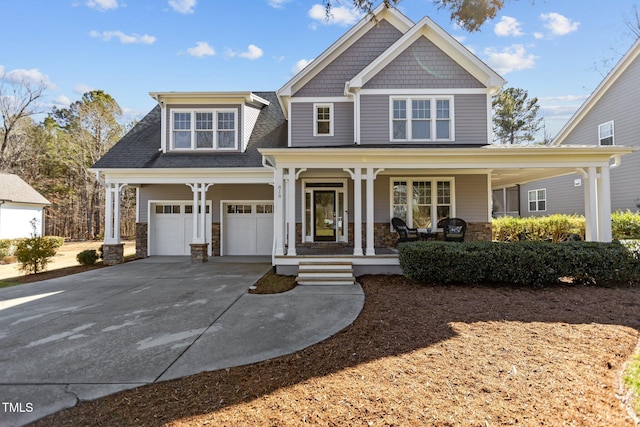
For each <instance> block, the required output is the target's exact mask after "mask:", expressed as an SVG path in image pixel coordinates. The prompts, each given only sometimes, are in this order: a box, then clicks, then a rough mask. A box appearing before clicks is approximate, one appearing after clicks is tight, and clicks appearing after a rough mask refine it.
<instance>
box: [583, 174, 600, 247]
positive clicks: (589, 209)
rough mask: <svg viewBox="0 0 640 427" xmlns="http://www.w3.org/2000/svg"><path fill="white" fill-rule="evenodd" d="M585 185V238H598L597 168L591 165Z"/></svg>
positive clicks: (588, 239) (595, 239)
mask: <svg viewBox="0 0 640 427" xmlns="http://www.w3.org/2000/svg"><path fill="white" fill-rule="evenodd" d="M585 178H586V179H584V181H585V184H586V185H585V186H584V219H585V240H587V241H591V242H593V241H597V240H598V210H597V207H598V196H597V187H596V168H595V167H593V166H591V167H589V168H588V169H587V173H586V177H585Z"/></svg>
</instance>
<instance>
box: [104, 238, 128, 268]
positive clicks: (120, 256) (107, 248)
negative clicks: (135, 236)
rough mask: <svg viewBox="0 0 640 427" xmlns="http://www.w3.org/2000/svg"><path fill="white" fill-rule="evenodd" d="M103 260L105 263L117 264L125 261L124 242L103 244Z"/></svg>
mask: <svg viewBox="0 0 640 427" xmlns="http://www.w3.org/2000/svg"><path fill="white" fill-rule="evenodd" d="M102 262H103V264H104V265H116V264H122V263H123V262H124V243H116V244H115V245H102Z"/></svg>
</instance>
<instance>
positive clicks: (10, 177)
mask: <svg viewBox="0 0 640 427" xmlns="http://www.w3.org/2000/svg"><path fill="white" fill-rule="evenodd" d="M0 202H13V203H30V204H34V205H50V204H51V203H49V201H48V200H47V199H45V198H44V196H42V194H40V193H38V192H37V191H36V190H35V189H34V188H33V187H32V186H30V185H29V184H27V183H26V182H25V181H24V180H23V179H22V178H20V177H19V176H18V175H14V174H11V173H0Z"/></svg>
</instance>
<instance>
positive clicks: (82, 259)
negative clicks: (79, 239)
mask: <svg viewBox="0 0 640 427" xmlns="http://www.w3.org/2000/svg"><path fill="white" fill-rule="evenodd" d="M100 258H101V256H100V255H98V251H96V250H95V249H86V250H84V251H82V252H78V255H76V260H77V261H78V262H79V263H80V264H81V265H94V264H95V263H96V262H97V261H98V259H100Z"/></svg>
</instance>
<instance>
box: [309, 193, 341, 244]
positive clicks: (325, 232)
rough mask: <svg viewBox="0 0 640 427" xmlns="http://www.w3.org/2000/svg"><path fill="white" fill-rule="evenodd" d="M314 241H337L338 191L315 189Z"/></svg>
mask: <svg viewBox="0 0 640 427" xmlns="http://www.w3.org/2000/svg"><path fill="white" fill-rule="evenodd" d="M313 206H314V222H313V223H314V230H313V239H314V241H316V242H318V241H325V242H335V241H336V192H335V191H333V190H331V191H314V192H313Z"/></svg>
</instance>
